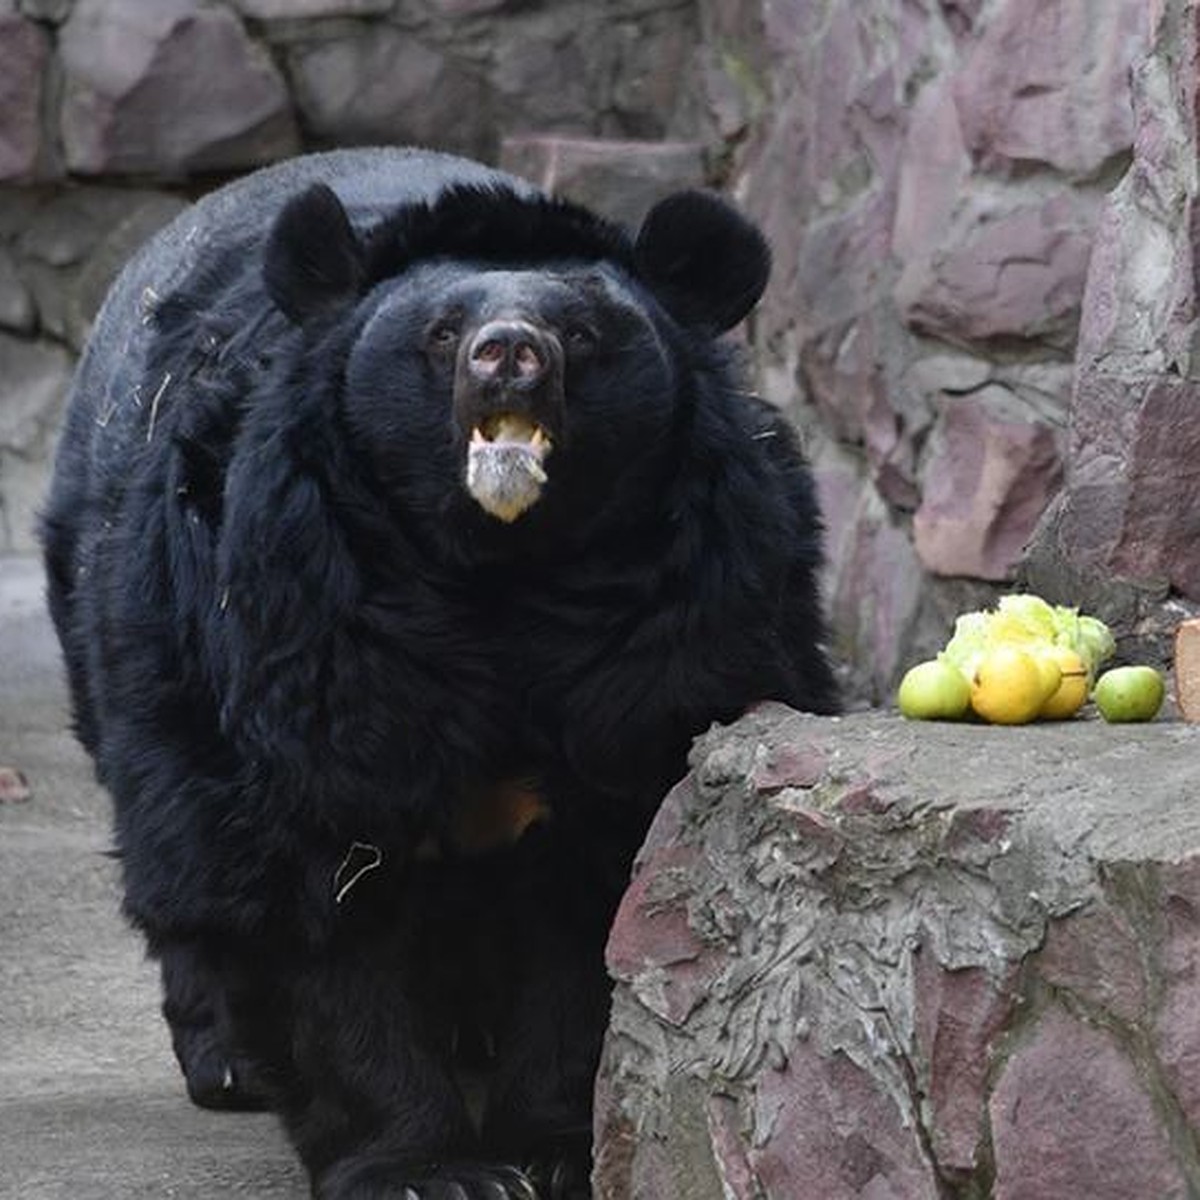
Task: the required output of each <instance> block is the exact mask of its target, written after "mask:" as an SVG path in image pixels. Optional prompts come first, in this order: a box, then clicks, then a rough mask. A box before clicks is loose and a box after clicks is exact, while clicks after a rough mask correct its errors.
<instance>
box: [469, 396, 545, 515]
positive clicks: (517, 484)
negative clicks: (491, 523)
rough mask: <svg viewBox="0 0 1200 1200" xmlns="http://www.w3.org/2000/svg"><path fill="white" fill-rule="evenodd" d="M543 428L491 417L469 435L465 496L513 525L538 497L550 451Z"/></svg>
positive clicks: (515, 416) (509, 416)
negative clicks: (469, 494) (470, 496)
mask: <svg viewBox="0 0 1200 1200" xmlns="http://www.w3.org/2000/svg"><path fill="white" fill-rule="evenodd" d="M553 444H554V443H553V440H552V438H551V437H550V434H549V433H547V432H546V430H545V428H544V427H543V426H542V425H540V424H538V422H537V421H535V420H533V418H532V417H528V416H525V415H524V414H522V413H513V412H501V413H492V414H490V415H489V416H486V417H484V418H483V420H481V421H480V422H479V423H478V424H477V425H475V426H474V427H473V428H472V430H471V442H470V445H469V447H468V449H467V491H468V492H470V493H471V495H472V496H473V497H474V498H475V500H476V502H477V503H478V504H479V505H480V506H481V507H482V508H483V509H484V510H485V511H486V512H489V513H491V514H492V516H494V517H497V518H499V519H500V520H501V521H505V522H512V521H515V520H516V519H517V518H518V517H519V516H520V515H521V514H522V513H524V512H525V511H526V510H528V509H529V508H530V507H531V506H532V505H533V504H534V503H536V501H537V500H538V498H539V497H540V496H541V494H542V486H543V485H544V484H545V482H546V469H545V467H544V466H543V465H542V464H543V463H544V462H545V460H546V456H547V455H548V454H549V453H550V451H551V449H552V448H553Z"/></svg>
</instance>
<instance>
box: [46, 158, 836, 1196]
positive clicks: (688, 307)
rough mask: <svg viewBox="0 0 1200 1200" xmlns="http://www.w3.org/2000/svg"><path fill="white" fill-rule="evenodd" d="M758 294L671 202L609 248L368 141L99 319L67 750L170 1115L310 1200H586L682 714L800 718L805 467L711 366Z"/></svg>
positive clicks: (60, 578) (168, 244) (715, 228)
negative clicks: (106, 805) (187, 1105)
mask: <svg viewBox="0 0 1200 1200" xmlns="http://www.w3.org/2000/svg"><path fill="white" fill-rule="evenodd" d="M768 270H769V255H768V251H767V247H766V245H765V242H764V240H763V238H762V236H761V234H760V233H759V232H758V231H757V230H756V229H755V228H754V227H753V226H752V225H751V224H750V223H748V222H747V221H746V220H745V219H744V218H743V217H741V216H740V215H738V213H737V212H736V211H735V210H734V209H732V208H731V207H730V206H728V205H727V204H726V203H725V202H723V201H722V200H720V199H718V198H716V197H715V196H712V195H709V194H707V193H702V192H684V193H680V194H677V195H674V196H671V197H669V198H667V199H665V200H663V201H661V202H660V203H659V204H657V205H656V206H655V207H654V208H653V209H652V210H651V211H650V213H649V214H648V216H647V217H646V220H645V222H644V223H643V225H642V226H641V228H640V230H638V231H637V232H636V233H632V232H629V231H627V230H625V229H624V228H623V227H619V226H617V225H614V224H612V223H609V222H606V221H604V220H602V219H600V218H598V217H596V216H595V215H593V214H592V213H590V212H589V211H587V210H585V209H583V208H581V207H578V206H575V205H573V204H571V203H568V202H565V201H561V200H555V199H551V198H549V197H547V196H545V195H543V194H541V193H539V192H538V191H536V190H535V189H533V188H531V187H530V186H529V185H528V184H525V183H522V182H520V181H518V180H516V179H513V178H510V177H508V176H506V175H503V174H500V173H499V172H496V171H493V170H490V169H488V168H485V167H482V166H479V165H476V164H473V163H469V162H465V161H463V160H460V159H456V158H452V157H448V156H443V155H438V154H433V153H426V152H421V151H406V150H359V151H342V152H335V153H332V154H326V155H315V156H310V157H306V158H301V159H298V160H295V161H293V162H291V163H287V164H283V165H280V166H278V167H275V168H271V169H268V170H266V171H263V172H259V173H257V174H256V175H253V176H250V177H249V178H247V179H244V180H241V181H239V182H236V183H234V184H231V185H229V186H228V187H226V188H225V189H223V190H221V191H219V192H216V193H214V194H213V195H211V196H209V197H208V198H206V199H204V200H202V201H201V202H200V203H199V204H198V205H196V206H195V207H194V208H192V209H191V210H189V211H188V212H186V213H184V214H183V215H182V216H181V217H180V218H179V219H177V220H176V222H175V223H174V224H173V225H171V226H169V227H168V228H167V229H166V230H165V231H164V232H163V233H161V234H160V235H159V236H158V237H156V238H155V239H154V240H153V241H152V242H151V243H150V244H149V245H148V246H147V247H146V248H145V249H144V250H143V251H142V252H141V253H140V254H139V255H138V256H137V258H136V259H135V260H134V261H133V262H132V263H131V264H130V265H129V267H127V269H126V270H125V272H124V273H123V274H122V276H121V277H120V279H119V280H118V281H117V283H116V284H115V285H114V288H113V290H112V292H111V293H110V296H109V298H108V300H107V301H106V304H105V306H104V308H103V310H102V312H101V314H100V316H99V318H98V320H97V324H96V328H95V330H94V334H93V337H92V339H91V341H90V344H89V346H88V348H87V351H86V354H85V357H84V359H83V361H82V363H81V365H80V369H79V373H78V377H77V380H76V383H75V386H74V390H73V393H72V398H71V401H70V409H69V413H68V416H67V421H66V426H65V430H64V434H63V437H62V441H61V446H60V450H59V455H58V460H57V465H56V472H55V476H54V480H53V484H52V488H51V491H50V495H49V498H48V501H47V506H46V511H45V513H44V519H43V527H42V536H43V543H44V550H45V560H46V566H47V574H48V580H49V601H50V605H51V611H52V615H53V617H54V620H55V623H56V626H57V629H58V633H59V636H60V639H61V641H62V645H63V648H64V651H65V658H66V663H67V669H68V675H69V681H70V684H71V688H72V693H73V703H74V717H75V724H76V728H77V731H78V734H79V737H80V739H81V740H82V742H83V744H84V745H85V746H86V747H87V749H88V750H89V751H90V753H91V754H92V755H93V757H94V759H95V762H96V767H97V773H98V776H99V778H100V779H101V781H102V782H103V783H104V785H105V786H106V787H107V789H108V790H109V791H110V792H111V794H112V796H113V798H114V803H115V837H116V848H117V852H118V854H119V856H120V860H121V864H122V871H123V880H124V892H125V909H126V911H127V913H128V916H129V917H130V918H131V920H132V921H133V922H135V923H136V925H137V926H138V927H139V928H140V929H141V930H142V931H143V932H144V934H145V937H146V939H147V943H148V946H149V949H150V952H151V954H152V955H154V956H155V957H156V958H157V959H159V960H160V961H161V965H162V973H163V981H164V993H165V1001H164V1011H165V1014H166V1017H167V1019H168V1021H169V1023H170V1026H171V1031H172V1035H173V1039H174V1044H175V1049H176V1053H177V1055H178V1057H179V1060H180V1063H181V1065H182V1068H183V1071H184V1073H185V1076H186V1079H187V1082H188V1087H189V1091H190V1093H191V1095H192V1097H193V1099H195V1100H196V1101H197V1102H198V1103H201V1104H206V1105H210V1106H217V1107H221V1106H225V1107H250V1106H253V1105H255V1104H264V1105H269V1106H270V1107H271V1108H273V1109H275V1110H277V1111H278V1113H279V1114H280V1115H281V1117H282V1120H283V1121H284V1123H285V1126H286V1128H287V1131H288V1133H289V1136H290V1137H291V1139H292V1140H293V1142H294V1144H295V1146H296V1148H297V1150H298V1152H299V1154H300V1156H301V1157H302V1159H303V1162H304V1164H305V1166H306V1168H307V1170H308V1172H309V1175H310V1178H311V1181H312V1190H313V1194H314V1195H315V1196H319V1197H325V1198H328V1200H334V1198H337V1200H349V1198H350V1197H362V1198H365V1197H385V1196H394V1197H409V1198H417V1200H420V1198H427V1200H436V1198H439V1197H457V1198H463V1197H465V1198H468V1200H474V1198H482V1197H492V1198H499V1200H503V1198H504V1197H535V1196H542V1197H544V1198H549V1197H567V1196H574V1195H586V1194H587V1181H586V1171H587V1167H586V1162H587V1150H588V1147H589V1146H590V1140H589V1139H590V1113H591V1091H592V1082H593V1080H592V1076H593V1072H594V1070H595V1067H596V1063H597V1059H598V1054H599V1048H600V1043H601V1039H602V1037H603V1032H604V1027H605V1021H606V1016H607V1006H608V998H609V992H608V985H607V981H606V978H605V973H604V969H603V945H604V941H605V936H606V931H607V927H608V923H609V921H610V918H611V917H612V915H613V912H614V909H615V906H616V903H617V901H618V899H619V897H620V894H621V891H622V889H623V887H624V884H625V882H626V878H627V872H628V869H629V866H630V862H631V859H632V857H633V854H634V852H635V851H636V849H637V847H638V845H639V843H640V840H641V838H642V836H643V834H644V832H645V830H646V827H647V825H648V822H649V820H650V818H651V816H652V815H653V813H654V810H655V807H656V806H657V804H658V803H659V801H660V799H661V798H662V796H663V794H664V793H665V791H666V790H667V789H668V788H669V786H670V785H671V784H672V783H674V782H675V781H676V780H677V779H678V778H680V777H681V775H682V774H683V773H684V771H685V770H686V759H687V753H688V748H689V744H690V741H691V739H692V738H693V737H694V735H696V734H697V733H699V732H700V731H702V730H704V729H705V728H707V727H708V726H709V725H710V723H712V722H714V721H723V720H728V719H732V718H734V717H736V716H737V715H738V714H739V713H741V712H742V711H743V710H744V709H745V708H746V707H747V706H748V705H751V704H753V703H755V702H757V701H760V700H765V699H778V700H782V701H786V702H788V703H790V704H792V705H795V706H796V707H799V708H803V709H807V710H810V711H814V712H829V711H832V710H833V708H834V707H835V703H836V701H835V687H834V681H833V677H832V674H831V671H830V668H829V666H828V663H827V661H826V659H825V657H824V655H823V651H822V648H821V639H822V623H821V615H820V605H819V597H818V588H817V582H816V573H817V571H818V568H819V557H820V527H819V518H818V514H817V511H816V506H815V502H814V496H813V489H812V485H811V480H810V476H809V474H808V471H807V468H806V466H805V464H804V462H803V459H802V457H801V454H800V451H799V449H798V446H797V442H796V440H795V438H794V436H793V434H792V433H791V431H790V430H789V427H788V426H787V424H786V423H785V422H784V421H783V420H782V419H781V418H780V417H779V416H778V415H777V414H776V413H775V412H774V411H773V410H772V409H771V408H769V407H768V406H767V405H765V404H764V403H762V402H761V401H759V400H758V399H756V398H755V397H754V396H753V395H751V394H749V393H748V392H747V391H746V389H745V386H744V384H743V382H742V380H741V378H740V372H739V370H738V361H739V360H738V354H737V352H736V350H735V349H734V348H731V347H730V345H729V344H727V342H726V341H724V340H722V339H721V338H720V337H719V335H720V334H722V333H723V332H724V331H726V330H728V329H730V328H731V327H732V326H734V325H735V324H736V323H737V322H739V321H740V320H741V319H742V318H743V317H744V316H745V315H746V314H747V313H748V312H749V311H750V309H751V308H752V306H753V305H754V304H755V302H756V301H757V300H758V298H759V295H760V294H761V292H762V289H763V287H764V286H765V283H766V280H767V275H768ZM581 1164H582V1165H581Z"/></svg>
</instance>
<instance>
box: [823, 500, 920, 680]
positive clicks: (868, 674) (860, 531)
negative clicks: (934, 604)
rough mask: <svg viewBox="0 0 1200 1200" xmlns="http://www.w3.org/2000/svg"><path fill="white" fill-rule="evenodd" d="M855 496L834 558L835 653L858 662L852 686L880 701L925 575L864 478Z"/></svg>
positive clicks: (897, 664) (898, 661) (899, 658)
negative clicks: (858, 670)
mask: <svg viewBox="0 0 1200 1200" xmlns="http://www.w3.org/2000/svg"><path fill="white" fill-rule="evenodd" d="M857 500H858V503H857V505H856V506H855V508H854V511H853V515H852V517H851V518H850V525H849V528H848V529H845V530H844V531H843V532H842V539H843V540H842V544H841V547H840V553H838V555H837V557H836V558H834V559H832V562H833V563H834V564H835V565H834V568H833V570H832V572H831V579H830V584H829V587H828V593H829V597H830V599H829V608H830V611H831V612H833V613H835V614H837V639H838V640H837V642H836V643H835V655H836V657H838V658H840V659H841V660H842V661H845V662H854V663H859V664H862V668H861V669H862V675H863V677H862V679H861V680H858V681H856V682H855V689H856V690H857V691H859V692H860V693H861V694H864V695H869V696H870V697H872V699H873V700H874V701H875V702H877V703H879V702H883V701H885V700H887V699H890V696H891V690H892V688H893V686H894V682H893V681H894V680H895V679H896V678H897V674H898V672H899V671H900V669H901V667H902V666H903V664H904V660H905V655H906V648H905V646H906V641H905V638H906V633H907V630H908V629H909V628H910V626H911V625H912V622H913V619H914V615H915V613H916V611H917V609H918V607H919V605H920V601H921V593H922V587H923V576H922V571H921V564H920V562H919V560H918V558H917V555H916V553H915V551H914V549H913V544H912V542H911V540H910V539H909V537H908V535H907V533H906V532H905V531H904V530H903V529H902V528H900V527H899V526H898V525H896V524H895V523H894V522H893V520H892V519H891V517H890V516H889V514H888V512H887V509H886V507H885V506H884V504H883V502H882V500H881V499H880V497H879V496H878V494H877V493H876V492H875V491H874V489H873V488H871V487H870V485H869V484H868V485H867V486H866V487H865V488H863V489H862V490H861V491H860V492H859V495H858V497H857Z"/></svg>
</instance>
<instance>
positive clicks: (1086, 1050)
mask: <svg viewBox="0 0 1200 1200" xmlns="http://www.w3.org/2000/svg"><path fill="white" fill-rule="evenodd" d="M990 1114H991V1122H992V1146H993V1151H994V1154H995V1161H996V1181H995V1187H994V1191H993V1195H994V1196H995V1200H1047V1198H1048V1197H1051V1196H1053V1197H1054V1200H1133V1197H1138V1198H1139V1200H1140V1198H1141V1197H1146V1198H1149V1197H1151V1196H1153V1197H1154V1200H1184V1198H1185V1197H1187V1196H1188V1195H1190V1191H1189V1188H1188V1184H1187V1180H1186V1178H1185V1177H1184V1175H1183V1173H1182V1171H1181V1169H1180V1167H1179V1164H1178V1163H1177V1162H1176V1161H1175V1159H1174V1156H1173V1154H1172V1150H1171V1144H1170V1140H1169V1138H1168V1137H1167V1134H1166V1131H1165V1129H1164V1127H1163V1125H1162V1123H1161V1121H1160V1120H1159V1118H1158V1115H1157V1114H1156V1112H1155V1109H1154V1105H1153V1103H1152V1102H1151V1100H1150V1098H1149V1096H1148V1095H1147V1094H1146V1092H1145V1091H1144V1090H1143V1087H1142V1083H1141V1079H1140V1078H1139V1075H1138V1071H1137V1068H1136V1067H1135V1066H1134V1064H1133V1063H1132V1062H1131V1061H1130V1059H1129V1058H1127V1057H1126V1056H1125V1054H1124V1053H1123V1052H1122V1050H1121V1049H1120V1047H1119V1046H1118V1044H1117V1043H1116V1041H1115V1040H1114V1039H1113V1038H1112V1037H1111V1036H1110V1035H1109V1034H1107V1033H1105V1032H1103V1031H1102V1030H1099V1029H1094V1028H1092V1027H1090V1026H1088V1025H1084V1024H1083V1023H1082V1022H1080V1021H1077V1020H1075V1019H1074V1018H1072V1017H1069V1016H1067V1014H1066V1013H1064V1012H1063V1011H1062V1010H1061V1009H1058V1008H1053V1007H1052V1008H1049V1009H1047V1010H1046V1011H1045V1012H1044V1013H1042V1014H1041V1017H1040V1019H1039V1020H1038V1022H1037V1025H1036V1027H1035V1028H1034V1030H1033V1031H1032V1036H1031V1037H1030V1038H1029V1039H1028V1040H1027V1041H1026V1042H1025V1043H1024V1044H1023V1045H1022V1046H1021V1047H1020V1048H1019V1049H1018V1050H1017V1051H1016V1052H1015V1053H1014V1054H1013V1056H1012V1058H1011V1059H1010V1060H1009V1063H1008V1065H1007V1067H1006V1069H1005V1071H1004V1074H1003V1075H1002V1076H1001V1078H1000V1081H999V1083H998V1085H997V1086H996V1089H995V1092H994V1093H993V1095H992V1100H991V1105H990Z"/></svg>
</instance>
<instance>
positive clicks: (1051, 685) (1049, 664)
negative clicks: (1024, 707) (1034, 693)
mask: <svg viewBox="0 0 1200 1200" xmlns="http://www.w3.org/2000/svg"><path fill="white" fill-rule="evenodd" d="M1025 649H1027V651H1028V653H1029V654H1030V655H1031V656H1032V658H1033V661H1034V662H1035V663H1037V669H1038V675H1040V676H1041V679H1042V704H1043V705H1044V704H1046V703H1047V702H1048V701H1049V700H1050V698H1051V697H1052V696H1053V695H1054V693H1055V692H1057V691H1058V689H1059V687H1060V686H1061V685H1062V667H1061V666H1059V664H1058V660H1057V659H1056V658H1055V657H1054V656H1053V655H1052V654H1050V653H1049V650H1050V647H1049V646H1047V645H1046V644H1044V643H1043V644H1040V645H1036V646H1029V647H1026V648H1025ZM1038 715H1039V716H1040V715H1041V709H1039V710H1038Z"/></svg>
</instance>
